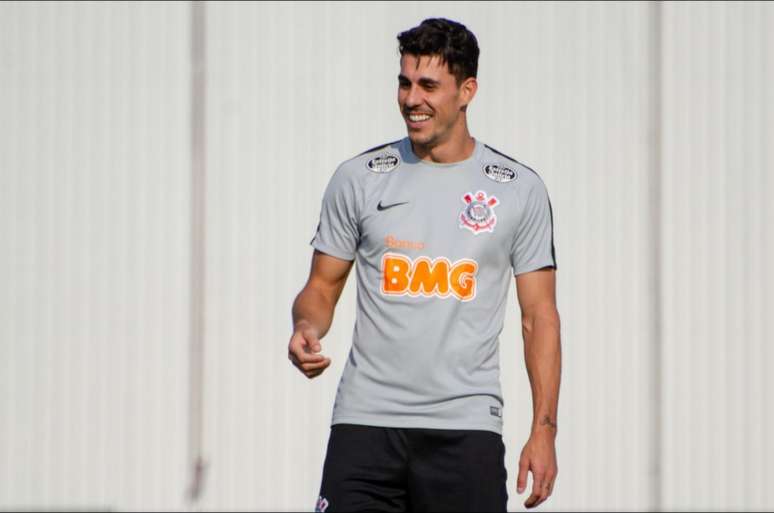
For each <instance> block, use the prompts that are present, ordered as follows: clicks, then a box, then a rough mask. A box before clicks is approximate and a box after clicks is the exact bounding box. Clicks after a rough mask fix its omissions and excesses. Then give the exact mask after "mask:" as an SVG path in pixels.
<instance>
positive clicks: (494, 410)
mask: <svg viewBox="0 0 774 513" xmlns="http://www.w3.org/2000/svg"><path fill="white" fill-rule="evenodd" d="M489 415H493V416H495V417H502V414H501V413H500V408H498V407H497V406H490V407H489Z"/></svg>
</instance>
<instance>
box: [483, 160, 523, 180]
mask: <svg viewBox="0 0 774 513" xmlns="http://www.w3.org/2000/svg"><path fill="white" fill-rule="evenodd" d="M484 174H485V175H486V177H487V178H489V179H490V180H494V181H495V182H499V183H506V182H512V181H514V180H515V179H516V178H518V177H519V175H518V173H516V171H515V170H513V169H511V168H509V167H505V166H501V165H500V164H486V165H485V166H484Z"/></svg>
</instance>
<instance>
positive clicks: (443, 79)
mask: <svg viewBox="0 0 774 513" xmlns="http://www.w3.org/2000/svg"><path fill="white" fill-rule="evenodd" d="M475 82H476V79H475V78H473V77H470V78H467V79H465V81H463V82H462V84H460V85H459V86H458V85H457V81H456V79H455V78H454V75H452V74H451V72H450V71H449V68H448V66H447V65H446V63H442V62H441V59H440V57H438V56H427V55H422V56H416V55H409V54H406V55H403V56H401V59H400V75H398V106H399V107H400V112H401V114H402V115H403V119H404V120H405V121H406V128H407V130H408V136H409V139H411V142H412V143H414V144H418V145H422V146H429V147H433V146H436V145H437V144H439V143H442V142H445V141H446V140H448V138H449V136H450V135H451V130H452V127H454V126H455V124H457V123H461V122H464V118H463V116H462V113H463V109H464V107H465V106H466V105H467V104H468V103H469V102H470V100H471V99H472V98H473V94H475V89H476V84H475Z"/></svg>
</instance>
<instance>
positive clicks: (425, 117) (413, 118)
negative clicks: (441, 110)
mask: <svg viewBox="0 0 774 513" xmlns="http://www.w3.org/2000/svg"><path fill="white" fill-rule="evenodd" d="M409 119H410V120H411V121H426V120H428V119H430V116H428V115H427V114H409Z"/></svg>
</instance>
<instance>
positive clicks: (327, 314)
mask: <svg viewBox="0 0 774 513" xmlns="http://www.w3.org/2000/svg"><path fill="white" fill-rule="evenodd" d="M335 307H336V299H335V298H332V297H328V296H327V295H326V294H324V293H323V292H322V291H320V290H318V289H317V288H314V287H309V286H306V287H304V289H303V290H302V291H301V292H300V293H299V294H298V296H296V300H295V301H294V302H293V312H292V314H293V327H294V328H296V327H298V326H299V324H304V323H306V324H308V325H310V326H311V327H313V328H314V329H315V330H316V331H317V336H318V337H319V338H322V337H324V336H325V334H326V333H328V330H329V329H330V327H331V323H332V322H333V311H334V309H335Z"/></svg>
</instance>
